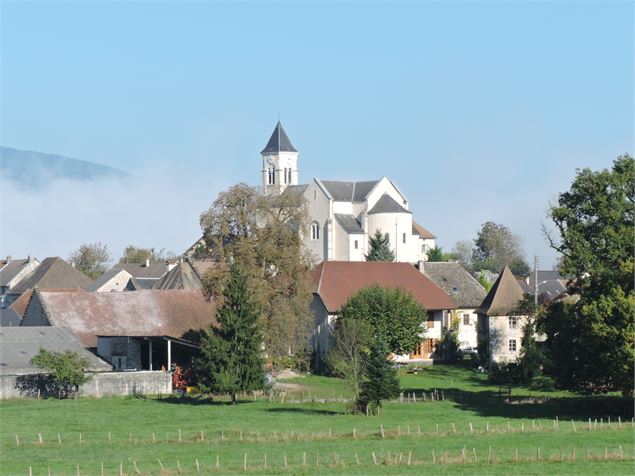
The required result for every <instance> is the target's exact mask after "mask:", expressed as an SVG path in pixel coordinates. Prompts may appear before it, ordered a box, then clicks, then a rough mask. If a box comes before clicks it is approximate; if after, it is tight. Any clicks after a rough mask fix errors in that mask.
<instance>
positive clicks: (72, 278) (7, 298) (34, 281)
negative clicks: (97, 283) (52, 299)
mask: <svg viewBox="0 0 635 476" xmlns="http://www.w3.org/2000/svg"><path fill="white" fill-rule="evenodd" d="M31 259H32V258H31ZM20 261H28V260H20ZM35 261H37V260H35ZM11 264H12V263H11V262H9V263H8V264H7V266H9V267H10V266H11ZM7 266H5V268H7ZM23 266H25V264H24V263H23ZM5 268H3V270H4V269H5ZM11 269H12V268H8V269H6V270H7V271H9V270H11ZM30 269H31V270H30V271H29V272H28V273H20V275H21V276H22V277H21V279H19V281H16V280H11V283H12V284H11V286H10V287H7V290H6V294H5V295H4V296H3V304H2V309H0V325H1V327H5V326H6V327H11V326H16V325H19V324H20V320H21V319H22V316H23V315H24V311H25V310H26V306H27V304H28V302H29V301H30V299H31V293H32V292H33V289H35V288H39V289H47V290H62V289H64V290H68V289H83V288H85V287H88V286H90V285H91V284H92V280H91V279H90V278H88V277H87V276H85V275H84V274H83V273H81V272H80V271H78V270H77V269H75V268H74V267H73V266H72V265H70V264H69V263H67V262H66V261H64V260H63V259H62V258H58V257H51V258H46V259H45V260H44V261H42V262H41V263H38V264H37V265H36V266H30ZM5 276H7V275H5ZM16 316H17V317H16Z"/></svg>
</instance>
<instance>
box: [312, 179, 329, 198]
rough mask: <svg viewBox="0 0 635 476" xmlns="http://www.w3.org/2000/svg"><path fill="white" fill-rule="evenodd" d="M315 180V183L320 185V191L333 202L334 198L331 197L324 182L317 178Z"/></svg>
mask: <svg viewBox="0 0 635 476" xmlns="http://www.w3.org/2000/svg"><path fill="white" fill-rule="evenodd" d="M313 180H315V183H317V184H318V187H320V189H321V190H322V191H323V192H324V195H326V197H327V198H328V199H329V200H333V196H332V195H331V193H330V192H329V191H328V189H327V188H326V186H325V185H324V184H323V183H322V181H321V180H320V179H319V178H317V177H315V178H314V179H313Z"/></svg>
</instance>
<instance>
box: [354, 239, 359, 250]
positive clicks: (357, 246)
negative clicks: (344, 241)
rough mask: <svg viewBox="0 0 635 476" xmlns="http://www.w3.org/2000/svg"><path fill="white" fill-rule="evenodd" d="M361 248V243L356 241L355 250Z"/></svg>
mask: <svg viewBox="0 0 635 476" xmlns="http://www.w3.org/2000/svg"><path fill="white" fill-rule="evenodd" d="M357 248H359V242H358V241H357V240H355V249H357Z"/></svg>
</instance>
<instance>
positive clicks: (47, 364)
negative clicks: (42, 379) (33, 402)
mask: <svg viewBox="0 0 635 476" xmlns="http://www.w3.org/2000/svg"><path fill="white" fill-rule="evenodd" d="M31 363H32V364H33V365H36V366H37V367H40V368H42V369H44V370H48V371H49V372H51V378H52V379H53V384H54V385H53V390H54V392H55V393H57V397H58V398H60V399H61V398H67V397H69V396H73V395H74V396H77V393H78V392H79V387H80V385H82V384H83V383H85V382H88V381H89V380H90V376H88V375H86V369H87V368H88V365H89V362H88V359H86V358H85V357H81V356H80V355H79V354H78V353H77V352H72V351H70V350H67V351H64V352H51V351H48V350H46V349H40V351H39V352H38V354H37V355H36V356H35V357H33V358H32V359H31Z"/></svg>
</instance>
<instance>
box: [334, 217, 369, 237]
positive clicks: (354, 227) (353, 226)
mask: <svg viewBox="0 0 635 476" xmlns="http://www.w3.org/2000/svg"><path fill="white" fill-rule="evenodd" d="M335 220H337V222H338V223H339V224H340V226H341V227H342V229H343V230H344V231H345V232H346V233H348V234H349V235H363V234H364V230H363V229H362V225H361V224H360V223H359V221H357V218H355V217H354V216H353V215H342V214H339V213H336V214H335Z"/></svg>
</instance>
